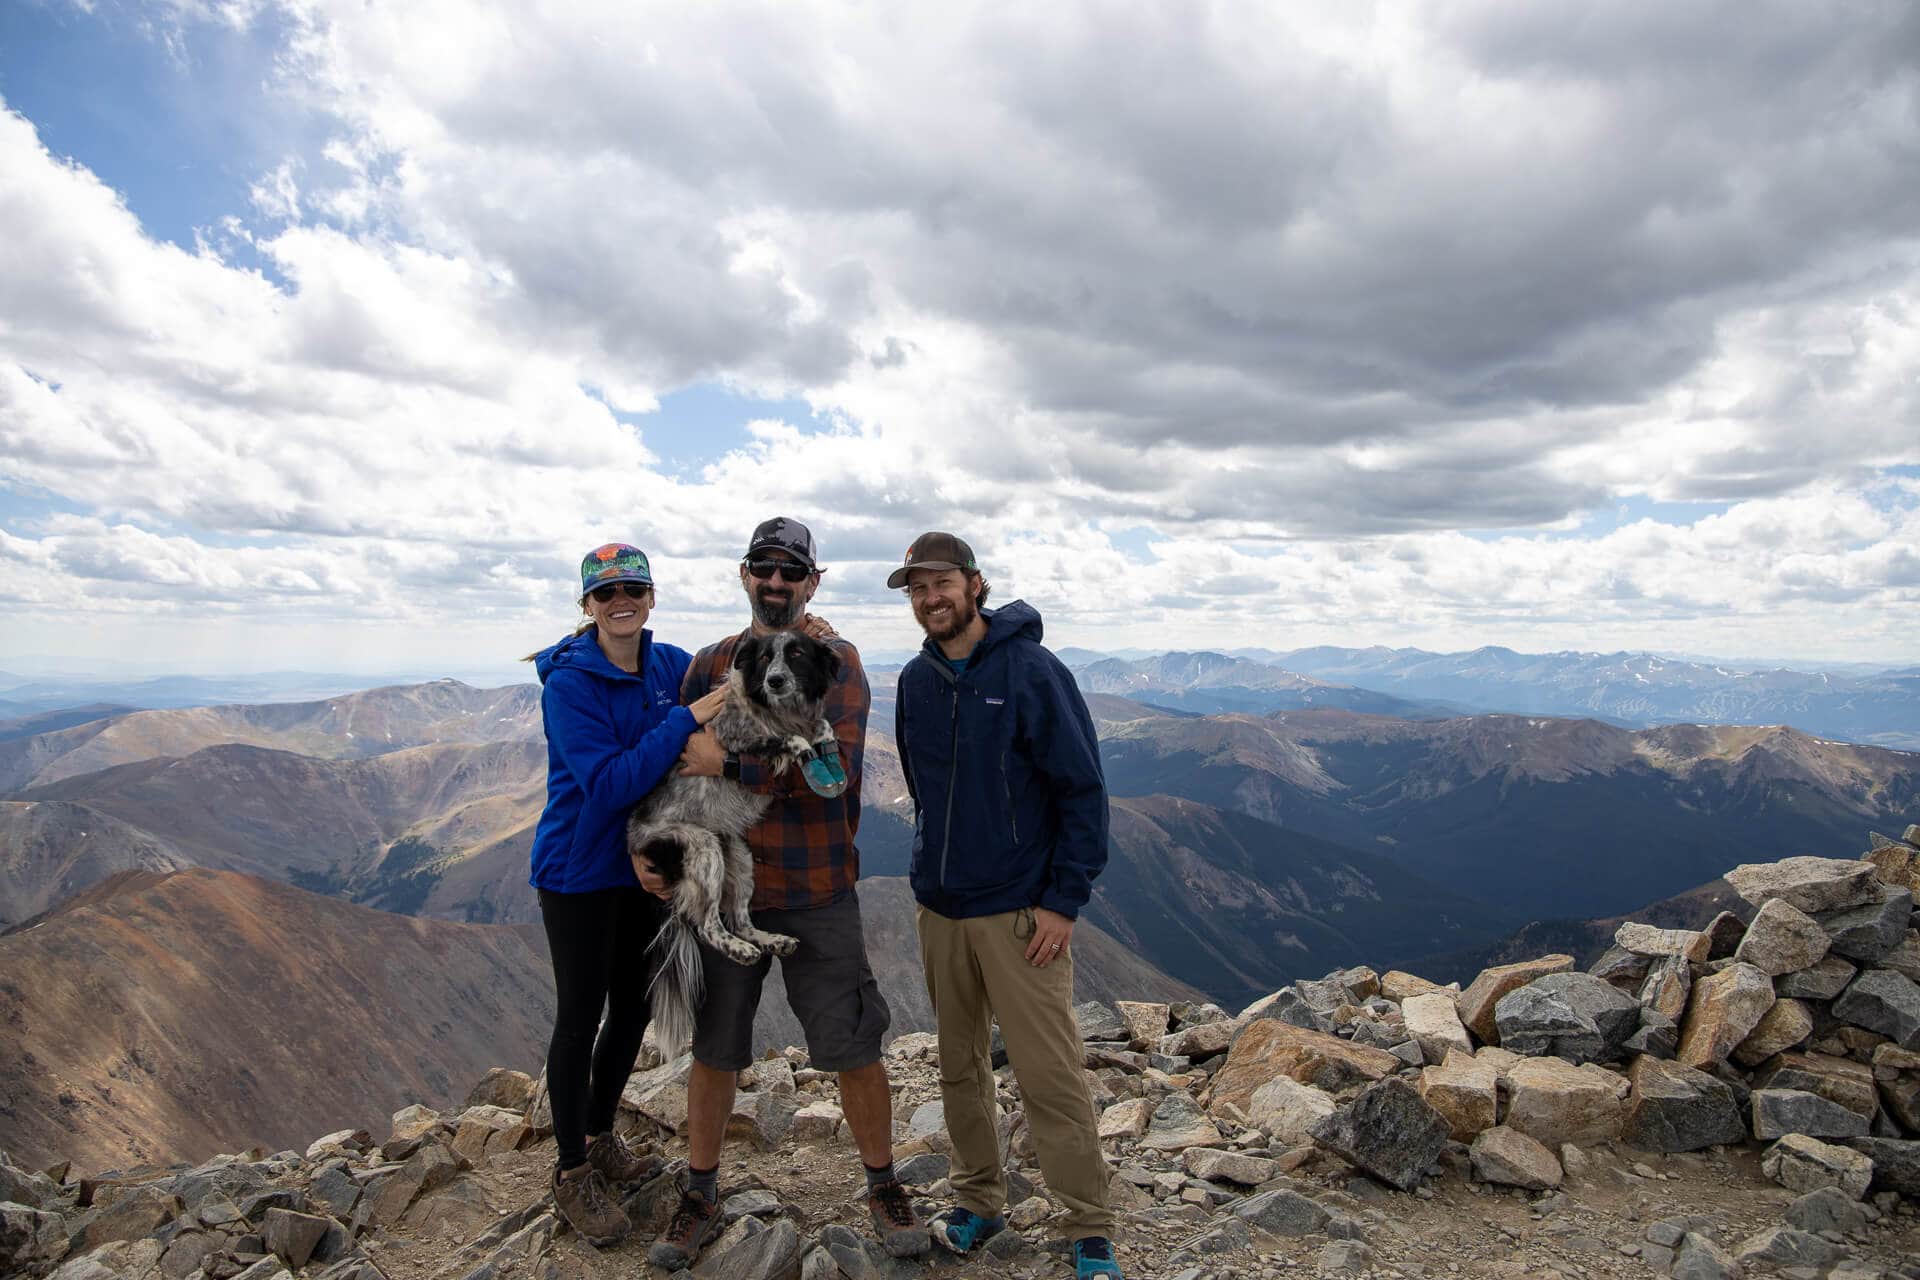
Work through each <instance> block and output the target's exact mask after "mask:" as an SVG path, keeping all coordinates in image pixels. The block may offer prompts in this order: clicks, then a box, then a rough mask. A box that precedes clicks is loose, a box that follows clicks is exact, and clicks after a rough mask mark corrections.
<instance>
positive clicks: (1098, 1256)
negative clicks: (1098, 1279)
mask: <svg viewBox="0 0 1920 1280" xmlns="http://www.w3.org/2000/svg"><path fill="white" fill-rule="evenodd" d="M1073 1275H1074V1280H1094V1277H1095V1276H1110V1277H1112V1280H1122V1277H1121V1275H1120V1264H1119V1263H1117V1262H1115V1261H1114V1260H1113V1245H1112V1244H1111V1243H1109V1242H1108V1240H1107V1238H1106V1237H1105V1236H1088V1237H1087V1238H1086V1239H1084V1240H1075V1241H1074V1242H1073Z"/></svg>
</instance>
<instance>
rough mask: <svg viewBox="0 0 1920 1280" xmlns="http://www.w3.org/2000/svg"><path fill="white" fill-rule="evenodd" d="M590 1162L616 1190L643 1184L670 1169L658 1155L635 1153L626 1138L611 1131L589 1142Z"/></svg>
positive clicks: (588, 1159)
mask: <svg viewBox="0 0 1920 1280" xmlns="http://www.w3.org/2000/svg"><path fill="white" fill-rule="evenodd" d="M587 1163H588V1164H590V1165H592V1166H593V1167H594V1168H596V1169H598V1170H599V1171H600V1173H601V1176H602V1177H604V1178H606V1180H607V1181H608V1182H610V1183H612V1184H613V1185H614V1186H616V1187H618V1186H625V1185H627V1184H629V1183H634V1182H644V1181H645V1180H646V1179H648V1178H651V1177H652V1176H653V1175H654V1174H656V1173H658V1172H660V1171H661V1170H662V1169H664V1168H666V1167H667V1162H666V1161H665V1160H662V1159H661V1158H660V1157H659V1156H656V1155H652V1154H646V1155H643V1154H641V1153H640V1152H638V1151H635V1150H634V1149H633V1148H632V1147H630V1146H628V1145H627V1140H626V1139H625V1138H622V1137H621V1136H620V1135H619V1134H617V1133H612V1132H608V1133H603V1134H601V1135H600V1136H599V1137H597V1138H590V1139H588V1140H587Z"/></svg>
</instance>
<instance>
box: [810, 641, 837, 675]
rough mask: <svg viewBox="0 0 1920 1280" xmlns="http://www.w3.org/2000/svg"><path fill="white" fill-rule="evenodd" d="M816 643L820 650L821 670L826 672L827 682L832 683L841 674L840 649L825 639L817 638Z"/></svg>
mask: <svg viewBox="0 0 1920 1280" xmlns="http://www.w3.org/2000/svg"><path fill="white" fill-rule="evenodd" d="M814 644H815V645H816V646H818V648H819V650H820V670H822V671H824V672H826V675H827V683H828V684H832V683H833V682H834V681H835V680H836V679H838V678H839V675H840V651H839V650H838V649H835V648H834V647H833V646H832V645H830V644H828V643H827V642H826V641H824V640H816V641H814Z"/></svg>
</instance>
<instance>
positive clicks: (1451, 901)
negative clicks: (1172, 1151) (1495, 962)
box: [1086, 796, 1498, 1008]
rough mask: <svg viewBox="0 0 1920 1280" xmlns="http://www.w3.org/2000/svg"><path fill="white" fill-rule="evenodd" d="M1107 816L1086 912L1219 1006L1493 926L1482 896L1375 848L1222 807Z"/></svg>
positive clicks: (1150, 804)
mask: <svg viewBox="0 0 1920 1280" xmlns="http://www.w3.org/2000/svg"><path fill="white" fill-rule="evenodd" d="M1111 824H1112V826H1111V829H1112V859H1113V860H1112V862H1110V863H1109V865H1108V868H1107V871H1106V873H1105V874H1104V875H1102V876H1101V877H1100V879H1099V880H1098V881H1097V882H1096V883H1095V889H1094V897H1093V902H1092V903H1091V904H1090V905H1089V907H1088V909H1087V912H1086V916H1087V918H1088V919H1089V920H1091V921H1093V922H1095V923H1097V924H1099V925H1100V926H1101V927H1102V928H1104V929H1106V930H1107V931H1108V932H1110V933H1112V934H1114V935H1115V936H1116V937H1119V938H1121V939H1122V940H1124V941H1125V942H1127V943H1128V944H1130V945H1131V946H1133V947H1134V948H1135V949H1136V950H1138V952H1139V953H1140V954H1141V955H1142V956H1143V957H1145V958H1146V959H1148V960H1150V961H1152V962H1153V963H1154V964H1156V965H1159V966H1160V967H1161V968H1163V969H1166V970H1167V971H1168V972H1170V973H1176V974H1179V975H1180V976H1181V977H1182V978H1185V979H1186V980H1187V981H1189V982H1192V983H1193V984H1195V985H1196V986H1199V987H1202V988H1204V989H1205V990H1206V991H1207V992H1208V993H1210V995H1211V996H1212V997H1213V998H1214V999H1216V1000H1218V1001H1220V1002H1221V1003H1222V1004H1224V1005H1226V1006H1228V1007H1230V1008H1237V1007H1239V1006H1240V1005H1243V1004H1245V1003H1247V1002H1248V1001H1249V1000H1252V999H1253V998H1254V997H1255V996H1257V995H1261V994H1264V993H1266V992H1268V991H1272V990H1273V989H1274V988H1275V987H1277V986H1280V985H1284V984H1285V983H1287V982H1289V981H1292V980H1293V979H1295V978H1299V977H1302V976H1311V975H1315V974H1320V973H1325V972H1327V971H1328V970H1329V969H1334V968H1339V967H1341V966H1343V965H1345V964H1349V963H1352V958H1353V957H1354V956H1357V955H1366V956H1369V957H1371V958H1372V959H1373V960H1374V961H1375V962H1376V963H1378V964H1380V965H1382V966H1383V967H1392V966H1395V965H1400V964H1406V963H1411V962H1413V961H1414V960H1415V959H1416V958H1418V957H1423V956H1426V955H1429V954H1433V953H1435V952H1441V951H1447V950H1451V949H1454V948H1457V947H1459V946H1460V945H1461V944H1462V943H1463V942H1465V941H1468V940H1478V939H1480V938H1484V937H1486V936H1487V935H1488V934H1489V933H1490V932H1491V931H1493V930H1494V929H1496V928H1497V927H1498V925H1497V920H1498V915H1497V913H1496V912H1494V911H1493V910H1491V909H1489V908H1487V907H1486V906H1484V905H1482V904H1479V903H1476V902H1473V901H1471V900H1469V899H1467V898H1465V897H1462V896H1461V895H1459V894H1457V893H1453V892H1450V891H1449V890H1446V889H1444V888H1442V887H1440V886H1439V885H1437V884H1435V883H1432V882H1431V881H1428V880H1425V879H1422V878H1421V877H1419V876H1415V875H1410V874H1408V873H1407V872H1406V871H1404V870H1403V869H1401V868H1399V867H1396V866H1395V865H1394V864H1393V863H1392V862H1390V861H1389V860H1388V859H1386V858H1384V857H1380V856H1377V855H1367V854H1362V853H1356V852H1354V851H1353V850H1352V849H1348V848H1344V847H1342V846H1339V845H1335V844H1330V843H1328V842H1326V841H1324V840H1318V839H1315V838H1314V837H1312V836H1307V835H1302V834H1300V833H1299V832H1295V831H1286V830H1283V829H1281V828H1278V827H1275V826H1273V825H1271V824H1269V823H1266V822H1262V821H1260V820H1259V819H1257V818H1250V817H1248V816H1246V815H1245V814H1241V813H1235V812H1232V811H1231V810H1224V809H1216V808H1213V807H1212V806H1209V805H1204V804H1200V803H1198V802H1195V801H1191V800H1182V799H1177V798H1175V797H1172V796H1148V797H1144V798H1137V799H1118V800H1115V801H1114V802H1113V806H1112V813H1111Z"/></svg>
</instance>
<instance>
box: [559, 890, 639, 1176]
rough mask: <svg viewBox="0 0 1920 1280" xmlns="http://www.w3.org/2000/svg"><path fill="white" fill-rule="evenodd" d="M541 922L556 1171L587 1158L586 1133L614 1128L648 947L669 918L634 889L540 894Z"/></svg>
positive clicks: (634, 1047)
mask: <svg viewBox="0 0 1920 1280" xmlns="http://www.w3.org/2000/svg"><path fill="white" fill-rule="evenodd" d="M540 919H541V922H542V923H543V924H545V925H546V927H547V949H548V951H549V952H551V953H552V956H553V985H554V992H555V994H556V995H557V996H558V998H559V1001H558V1003H559V1007H558V1009H556V1010H555V1012H554V1018H553V1040H552V1041H551V1042H550V1043H549V1044H548V1045H547V1097H548V1099H549V1101H550V1102H551V1103H552V1106H553V1136H554V1140H555V1141H556V1142H558V1143H559V1145H560V1167H561V1168H562V1169H571V1168H574V1167H575V1166H576V1165H578V1164H579V1163H580V1162H581V1161H583V1160H585V1159H586V1158H587V1135H588V1134H590V1133H605V1132H606V1131H607V1130H609V1129H611V1128H613V1116H614V1110H615V1108H617V1107H618V1106H619V1105H620V1091H621V1090H622V1089H624V1088H626V1086H627V1077H628V1076H629V1075H631V1074H632V1073H633V1064H634V1060H635V1059H636V1058H638V1057H639V1056H640V1038H641V1036H643V1035H645V1034H646V1030H647V947H648V945H649V944H651V943H652V942H653V936H654V934H655V933H657V932H659V929H660V925H661V922H662V921H664V920H665V919H666V905H665V904H664V903H662V902H661V901H660V900H659V899H658V898H656V897H654V896H653V895H652V894H650V893H648V892H647V891H646V890H644V889H641V888H639V887H638V886H635V887H633V888H630V889H595V890H593V891H592V892H589V893H554V892H553V891H552V890H549V889H542V890H540ZM602 1007H604V1008H605V1009H606V1014H607V1018H606V1021H605V1023H602V1022H601V1021H600V1011H601V1009H602ZM596 1027H597V1028H598V1029H599V1037H598V1039H597V1040H596V1038H595V1036H594V1030H595V1028H596Z"/></svg>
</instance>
